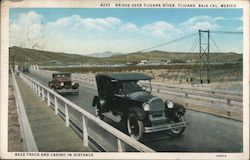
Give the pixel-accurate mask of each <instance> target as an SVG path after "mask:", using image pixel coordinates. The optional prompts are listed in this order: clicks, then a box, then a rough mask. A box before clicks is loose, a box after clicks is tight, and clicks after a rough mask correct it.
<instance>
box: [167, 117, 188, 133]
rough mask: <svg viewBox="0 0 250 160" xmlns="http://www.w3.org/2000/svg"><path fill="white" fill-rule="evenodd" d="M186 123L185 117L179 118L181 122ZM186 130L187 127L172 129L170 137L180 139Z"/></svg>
mask: <svg viewBox="0 0 250 160" xmlns="http://www.w3.org/2000/svg"><path fill="white" fill-rule="evenodd" d="M184 121H185V118H184V115H180V116H179V122H184ZM185 129H186V127H180V128H174V129H171V130H170V132H169V135H170V136H171V137H179V136H181V135H182V134H183V132H184V131H185Z"/></svg>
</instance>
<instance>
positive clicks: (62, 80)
mask: <svg viewBox="0 0 250 160" xmlns="http://www.w3.org/2000/svg"><path fill="white" fill-rule="evenodd" d="M48 85H49V87H50V88H51V89H54V90H55V91H56V92H58V93H62V92H72V93H75V94H76V95H78V93H79V84H78V83H75V82H72V81H71V73H52V81H50V82H49V84H48Z"/></svg>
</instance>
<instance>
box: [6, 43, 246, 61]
mask: <svg viewBox="0 0 250 160" xmlns="http://www.w3.org/2000/svg"><path fill="white" fill-rule="evenodd" d="M9 54H10V61H12V60H13V56H14V59H15V62H16V63H18V64H23V63H28V64H40V65H72V64H74V65H76V64H126V63H127V62H139V61H141V60H149V61H171V62H172V63H175V62H176V63H185V62H187V61H188V62H193V63H196V62H199V54H198V53H188V52H165V51H150V52H137V53H130V54H122V55H113V56H111V57H105V58H97V57H90V56H83V55H78V54H67V53H60V52H50V51H41V50H34V49H27V48H19V47H11V48H9ZM242 57H243V56H242V54H237V53H232V52H230V53H210V62H211V63H212V62H222V63H237V62H242Z"/></svg>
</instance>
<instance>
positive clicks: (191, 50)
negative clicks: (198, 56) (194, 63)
mask: <svg viewBox="0 0 250 160" xmlns="http://www.w3.org/2000/svg"><path fill="white" fill-rule="evenodd" d="M198 42H199V37H197V38H196V39H195V41H194V43H193V45H192V47H191V48H190V50H189V52H193V51H194V49H195V48H196V46H197V44H198Z"/></svg>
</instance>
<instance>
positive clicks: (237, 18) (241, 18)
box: [234, 16, 243, 21]
mask: <svg viewBox="0 0 250 160" xmlns="http://www.w3.org/2000/svg"><path fill="white" fill-rule="evenodd" d="M234 20H238V21H243V16H241V17H235V18H234Z"/></svg>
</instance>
